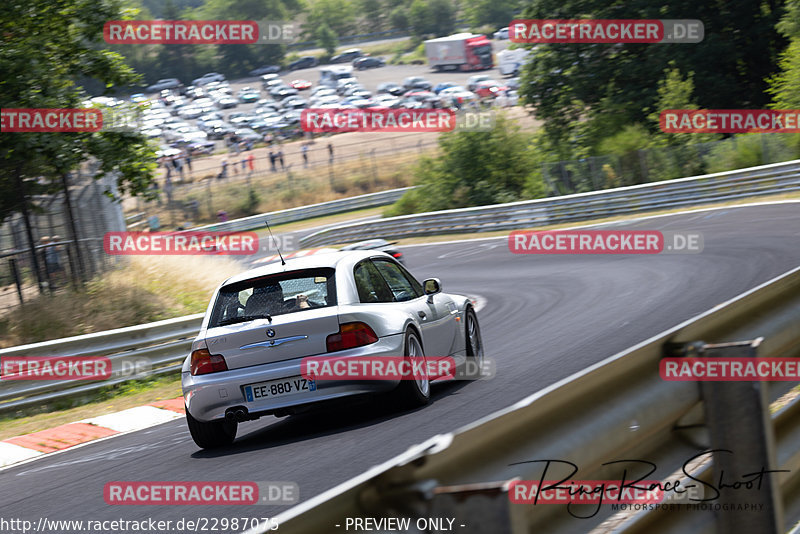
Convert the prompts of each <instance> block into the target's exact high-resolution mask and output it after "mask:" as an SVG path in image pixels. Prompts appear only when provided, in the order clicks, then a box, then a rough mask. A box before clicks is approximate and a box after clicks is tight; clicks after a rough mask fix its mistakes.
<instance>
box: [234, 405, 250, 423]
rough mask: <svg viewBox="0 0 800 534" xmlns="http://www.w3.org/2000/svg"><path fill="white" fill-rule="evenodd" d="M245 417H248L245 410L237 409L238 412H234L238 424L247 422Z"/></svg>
mask: <svg viewBox="0 0 800 534" xmlns="http://www.w3.org/2000/svg"><path fill="white" fill-rule="evenodd" d="M247 415H248V414H247V410H245V409H243V408H239V409H238V410H236V420H237V421H239V422H240V423H241V422H242V421H246V420H247V418H248V417H247Z"/></svg>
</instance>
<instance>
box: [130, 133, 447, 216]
mask: <svg viewBox="0 0 800 534" xmlns="http://www.w3.org/2000/svg"><path fill="white" fill-rule="evenodd" d="M330 139H332V138H324V137H323V138H316V139H313V140H309V141H304V142H295V143H287V144H278V143H273V144H272V145H271V146H267V147H261V148H254V149H251V150H241V151H233V150H231V151H229V152H228V153H227V154H224V155H216V156H213V157H204V158H199V159H194V160H192V161H191V164H190V166H189V165H185V164H184V165H183V166H182V167H181V171H182V172H180V173H178V172H175V171H174V170H173V169H170V170H169V178H168V175H167V172H166V169H167V167H166V166H167V165H169V163H166V164H165V165H164V166H162V169H161V171H160V176H159V177H158V178H157V184H158V187H159V189H160V194H159V195H158V199H157V200H156V201H151V202H147V201H144V200H142V199H137V200H136V203H135V205H133V206H131V205H129V211H130V213H132V215H131V217H130V218H129V225H128V228H129V229H145V228H149V229H151V230H157V229H162V227H165V226H172V227H178V226H185V224H187V223H186V222H187V221H191V222H192V223H194V224H196V223H198V222H200V221H206V222H208V221H224V220H225V218H226V217H228V216H229V215H232V214H233V213H238V214H239V215H247V214H252V213H247V210H244V212H243V208H241V206H242V205H243V204H247V203H248V202H253V201H252V200H251V195H250V193H251V192H256V193H257V194H258V195H260V196H261V197H270V199H271V200H275V199H281V200H284V201H286V205H285V206H275V205H273V207H272V208H270V209H279V208H281V207H291V205H294V203H293V202H292V198H296V197H297V195H298V194H300V193H301V192H303V191H305V192H310V191H312V190H313V191H315V192H316V194H317V196H318V200H317V201H319V202H322V201H325V200H333V199H334V198H340V197H341V196H342V195H357V194H362V193H367V192H372V191H374V190H376V189H385V188H397V187H403V186H405V185H407V180H396V179H389V180H388V181H387V178H386V176H385V175H386V174H387V172H386V171H387V167H386V165H385V159H386V158H389V157H391V163H392V167H391V168H392V169H398V168H399V166H400V165H403V164H406V163H413V162H415V161H416V160H418V158H419V156H420V155H421V154H423V153H425V152H426V151H430V150H431V149H434V148H436V147H437V146H438V144H437V137H436V136H435V135H429V136H419V135H413V134H412V135H409V134H404V135H397V136H392V137H384V136H381V138H380V142H376V143H369V142H351V143H342V142H336V143H335V144H334V143H333V142H332V141H331V140H330ZM370 145H372V146H370ZM250 208H253V209H254V208H255V206H250ZM165 217H166V219H165ZM189 224H190V223H189Z"/></svg>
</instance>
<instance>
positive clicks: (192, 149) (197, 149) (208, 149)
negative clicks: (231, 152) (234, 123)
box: [186, 141, 217, 156]
mask: <svg viewBox="0 0 800 534" xmlns="http://www.w3.org/2000/svg"><path fill="white" fill-rule="evenodd" d="M216 146H217V145H216V143H214V142H213V141H200V142H197V143H191V144H189V145H188V146H187V147H186V148H187V149H188V150H189V153H190V154H191V155H192V156H202V155H207V154H213V153H214V148H215V147H216Z"/></svg>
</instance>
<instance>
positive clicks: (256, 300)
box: [209, 268, 336, 328]
mask: <svg viewBox="0 0 800 534" xmlns="http://www.w3.org/2000/svg"><path fill="white" fill-rule="evenodd" d="M334 272H335V271H334V269H331V268H320V269H304V270H301V271H293V272H289V273H278V274H275V275H270V276H264V277H259V278H252V279H250V280H244V281H242V282H236V283H233V284H228V285H226V286H224V287H222V288H221V289H220V291H219V294H218V295H217V299H216V301H215V302H214V308H213V311H212V313H211V319H210V321H209V328H214V327H216V326H224V325H227V324H234V323H240V322H245V321H248V320H253V319H258V318H262V317H266V316H267V315H269V316H275V315H283V314H286V313H295V312H299V311H303V310H306V309H309V308H325V307H328V306H336V282H335V277H334Z"/></svg>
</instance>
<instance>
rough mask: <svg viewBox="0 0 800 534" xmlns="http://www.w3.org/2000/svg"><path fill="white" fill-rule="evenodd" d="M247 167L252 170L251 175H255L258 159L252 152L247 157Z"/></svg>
mask: <svg viewBox="0 0 800 534" xmlns="http://www.w3.org/2000/svg"><path fill="white" fill-rule="evenodd" d="M247 167H248V168H249V169H250V174H253V171H254V170H255V169H256V157H255V156H254V155H253V153H252V152H250V154H248V156H247Z"/></svg>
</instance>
